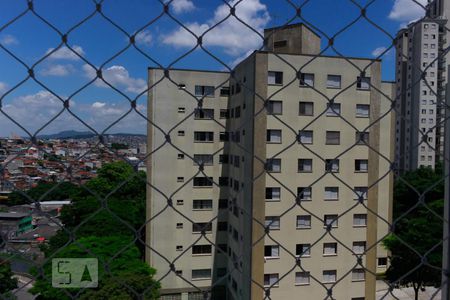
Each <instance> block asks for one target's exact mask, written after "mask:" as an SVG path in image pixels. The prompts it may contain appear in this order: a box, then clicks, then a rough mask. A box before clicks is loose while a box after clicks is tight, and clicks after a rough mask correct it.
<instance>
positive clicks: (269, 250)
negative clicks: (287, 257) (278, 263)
mask: <svg viewBox="0 0 450 300" xmlns="http://www.w3.org/2000/svg"><path fill="white" fill-rule="evenodd" d="M264 257H266V258H279V257H280V246H278V245H269V246H264Z"/></svg>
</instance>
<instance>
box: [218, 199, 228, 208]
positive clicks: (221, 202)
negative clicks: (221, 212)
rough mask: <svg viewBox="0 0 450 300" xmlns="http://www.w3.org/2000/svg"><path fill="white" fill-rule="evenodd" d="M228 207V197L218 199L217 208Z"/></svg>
mask: <svg viewBox="0 0 450 300" xmlns="http://www.w3.org/2000/svg"><path fill="white" fill-rule="evenodd" d="M227 208H228V199H219V209H227Z"/></svg>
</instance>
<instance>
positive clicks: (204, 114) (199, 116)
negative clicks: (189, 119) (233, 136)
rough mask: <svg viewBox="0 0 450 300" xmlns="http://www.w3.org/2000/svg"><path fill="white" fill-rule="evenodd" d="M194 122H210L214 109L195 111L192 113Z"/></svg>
mask: <svg viewBox="0 0 450 300" xmlns="http://www.w3.org/2000/svg"><path fill="white" fill-rule="evenodd" d="M194 118H195V119H196V120H212V119H214V109H209V108H202V109H196V110H195V113H194Z"/></svg>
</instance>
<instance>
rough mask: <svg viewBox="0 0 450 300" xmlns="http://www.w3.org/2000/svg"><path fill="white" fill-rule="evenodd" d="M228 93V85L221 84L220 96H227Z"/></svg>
mask: <svg viewBox="0 0 450 300" xmlns="http://www.w3.org/2000/svg"><path fill="white" fill-rule="evenodd" d="M229 95H230V87H229V86H223V87H221V88H220V97H228V96H229Z"/></svg>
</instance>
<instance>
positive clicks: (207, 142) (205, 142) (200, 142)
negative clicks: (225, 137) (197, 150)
mask: <svg viewBox="0 0 450 300" xmlns="http://www.w3.org/2000/svg"><path fill="white" fill-rule="evenodd" d="M195 143H199V144H213V143H214V141H194V144H195Z"/></svg>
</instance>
